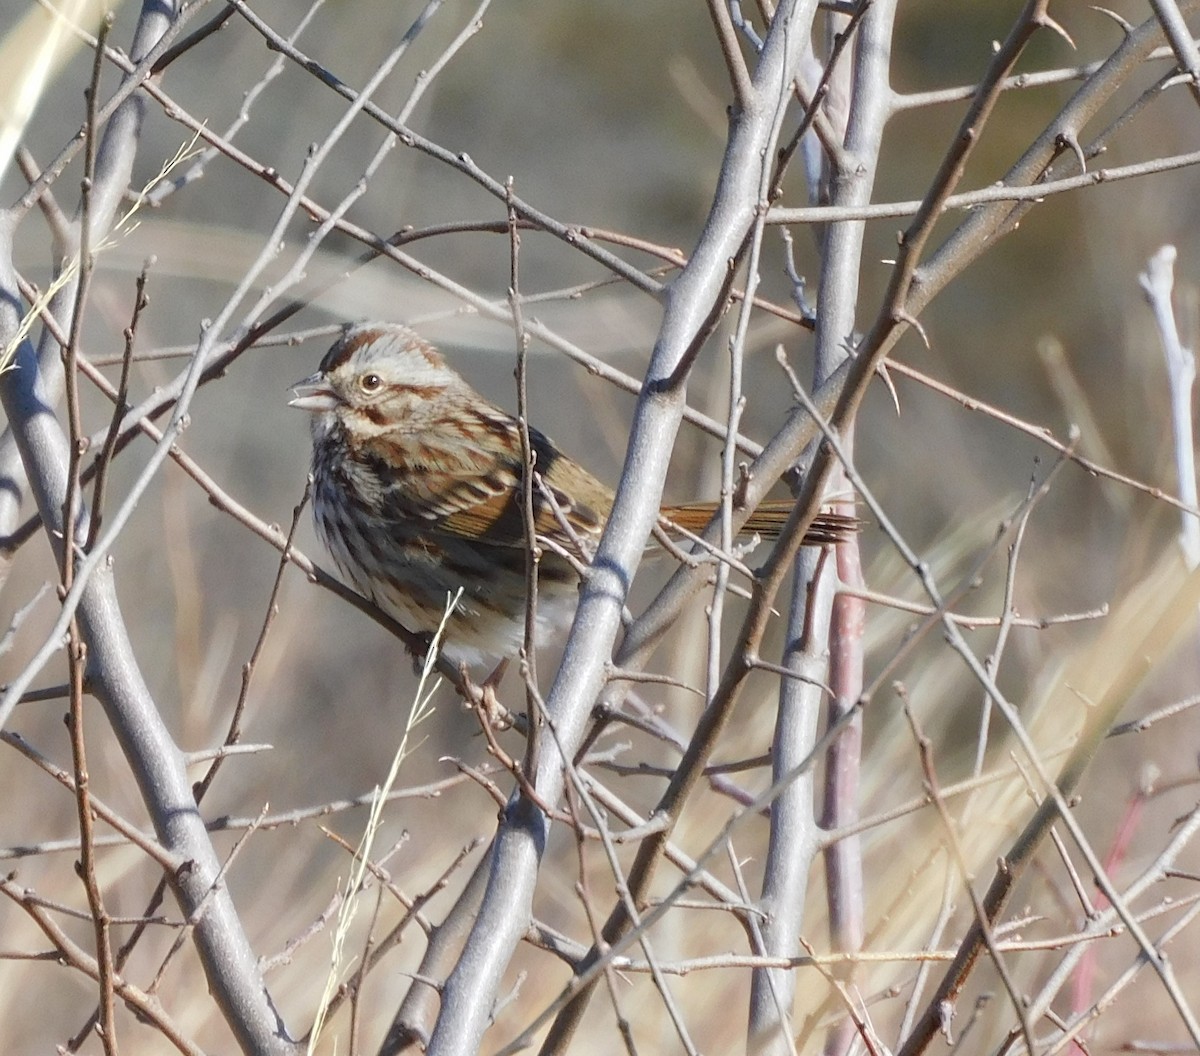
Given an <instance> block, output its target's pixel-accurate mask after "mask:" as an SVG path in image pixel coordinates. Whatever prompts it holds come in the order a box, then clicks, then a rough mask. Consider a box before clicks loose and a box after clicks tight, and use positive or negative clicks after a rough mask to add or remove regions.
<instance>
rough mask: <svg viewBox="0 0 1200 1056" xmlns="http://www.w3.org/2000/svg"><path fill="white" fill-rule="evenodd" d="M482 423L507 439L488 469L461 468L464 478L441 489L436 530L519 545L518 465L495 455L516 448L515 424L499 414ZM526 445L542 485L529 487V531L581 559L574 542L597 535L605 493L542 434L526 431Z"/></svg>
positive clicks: (522, 533)
mask: <svg viewBox="0 0 1200 1056" xmlns="http://www.w3.org/2000/svg"><path fill="white" fill-rule="evenodd" d="M486 424H487V427H488V428H489V429H490V430H491V431H492V432H497V433H498V432H501V431H505V432H507V433H508V434H510V435H508V436H507V437H504V438H498V440H499V441H500V442H498V443H497V444H496V445H494V446H495V448H496V449H497V451H496V453H494V454H493V455H492V458H491V465H490V466H488V467H486V468H485V467H481V466H478V465H475V466H472V467H469V468H467V469H466V475H465V476H464V477H462V478H460V479H456V480H455V481H454V483H453V485H452V486H451V487H450V488H447V489H446V491H445V492H444V493H443V495H442V500H443V508H445V507H450V508H449V509H448V510H447V511H446V512H444V513H443V515H442V516H441V518H440V520H439V523H438V529H439V530H440V531H443V532H448V533H450V534H452V535H458V536H461V537H463V538H469V539H480V538H483V539H486V540H487V542H488V543H489V544H490V545H493V546H503V547H524V546H525V522H524V518H523V517H522V515H521V491H520V489H521V466H520V463H519V462H516V461H515V460H513V459H512V458H511V457H508V456H506V455H504V454H500V453H499V452H502V451H518V450H520V438H519V436H517V425H516V422H515V421H513V420H512V419H511V418H509V417H508V416H507V415H503V414H502V412H501V413H498V414H496V415H492V416H489V418H488V419H487V423H486ZM530 441H531V443H532V446H533V451H534V467H535V468H534V471H535V473H536V474H537V476H539V477H540V478H541V481H542V485H541V486H540V487H539V486H537V485H536V484H535V487H534V492H533V508H534V526H535V530H536V531H537V534H538V536H539V537H541V538H543V539H548V540H550V541H552V542H554V543H556V544H558V545H559V546H562V547H563V548H564V549H566V550H569V551H572V552H575V553H578V554H579V556H584V555H583V554H582V553H580V549H581V548H580V546H579V542H585V543H586V542H588V541H591V540H594V539H595V538H596V537H597V536H598V535H599V534H600V530H601V528H603V527H604V518H605V516H607V513H608V505H609V499H608V495H607V493H606V492H605V491H604V488H603V486H602V485H601V484H600V483H599V482H598V481H597V480H595V478H593V477H592V476H591V474H589V473H588V472H587V470H585V469H583V468H582V467H581V466H579V465H577V464H576V463H574V462H572V461H571V460H570V459H569V458H567V457H566V456H565V455H563V454H562V452H560V451H559V450H558V448H556V447H555V446H554V444H553V443H552V442H551V441H550V440H549V439H548V438H547V437H546V436H544V435H543V434H542V433H540V432H538V431H537V430H535V429H531V430H530ZM572 496H574V497H575V498H574V499H572V498H571V497H572ZM589 499H590V500H591V505H589V504H588V501H587V500H589ZM596 507H600V508H596ZM564 525H565V527H564Z"/></svg>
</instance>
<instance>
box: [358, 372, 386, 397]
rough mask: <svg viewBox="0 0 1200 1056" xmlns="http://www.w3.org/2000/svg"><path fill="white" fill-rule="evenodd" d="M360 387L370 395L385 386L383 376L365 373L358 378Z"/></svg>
mask: <svg viewBox="0 0 1200 1056" xmlns="http://www.w3.org/2000/svg"><path fill="white" fill-rule="evenodd" d="M358 387H359V388H360V389H362V391H363V392H365V393H366V394H367V395H368V396H370V395H372V394H373V393H376V392H378V391H379V390H380V389H382V388H383V378H381V377H380V376H379V375H378V374H375V373H371V374H364V375H363V376H362V377H361V378H359V379H358Z"/></svg>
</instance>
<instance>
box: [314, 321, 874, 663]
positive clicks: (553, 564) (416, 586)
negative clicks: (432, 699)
mask: <svg viewBox="0 0 1200 1056" xmlns="http://www.w3.org/2000/svg"><path fill="white" fill-rule="evenodd" d="M293 389H294V397H293V399H292V400H291V401H290V406H292V407H295V408H298V409H300V410H303V411H307V412H309V414H310V415H311V433H312V508H313V519H314V522H315V526H316V530H317V534H318V536H319V537H320V539H321V541H322V543H323V544H324V545H325V547H326V549H327V550H328V551H329V553H330V555H331V556H332V557H333V560H334V562H335V563H336V565H337V566H338V568H339V569H340V570H341V572H342V575H343V576H344V578H345V579H346V580H348V581H349V583H350V584H351V585H352V586H353V587H354V588H355V589H356V590H357V591H358V592H359V593H360V594H363V595H364V596H366V597H368V598H370V599H371V600H372V601H373V602H374V603H375V604H376V605H377V606H378V607H379V608H380V609H382V610H383V611H384V612H385V613H387V614H388V615H389V616H391V617H392V618H393V619H395V620H397V621H398V622H399V623H400V624H401V625H403V626H404V627H405V628H406V629H408V630H410V631H412V632H414V633H416V634H420V635H430V634H432V633H433V632H434V631H436V630H437V628H438V627H439V625H441V623H442V621H443V618H444V616H445V613H446V608H447V602H448V598H449V597H451V596H453V595H454V594H455V593H456V592H457V591H458V590H459V588H461V589H462V595H461V598H460V600H459V601H458V603H457V605H456V607H455V608H454V610H453V612H452V613H451V614H450V616H449V618H448V619H447V621H446V625H445V632H444V639H443V642H442V651H443V653H444V654H445V655H446V657H447V658H448V659H450V660H451V661H452V662H453V663H457V664H458V665H462V666H465V667H466V668H475V667H478V666H479V665H482V664H485V663H495V662H496V661H500V662H501V663H503V662H505V661H507V660H508V659H510V658H512V657H514V656H516V655H517V654H518V652H519V650H520V649H521V648H522V646H523V645H524V639H525V611H526V583H527V579H526V553H527V550H528V544H527V539H526V530H525V518H524V515H523V513H522V501H523V495H524V491H523V487H524V485H523V479H524V472H525V469H524V467H525V464H526V463H525V459H524V458H523V456H522V441H521V428H520V425H519V423H518V421H517V419H516V418H515V417H514V416H513V415H511V414H509V413H508V412H507V411H505V410H503V409H501V408H500V407H498V406H497V405H496V404H494V403H492V402H491V401H490V400H488V399H487V398H486V397H484V396H483V395H481V394H480V393H479V392H477V391H476V390H475V389H474V388H472V387H471V385H470V384H469V383H468V382H467V381H466V380H465V379H464V378H463V377H462V376H461V375H460V374H459V373H458V372H457V371H455V370H454V369H453V368H452V367H451V366H450V365H449V364H448V363H447V362H446V360H445V358H444V357H443V356H442V354H441V353H440V352H439V351H438V350H437V349H436V348H435V347H434V346H433V345H432V344H431V343H430V342H428V341H426V340H425V339H424V338H423V337H421V336H420V335H419V334H418V333H417V332H416V331H414V330H411V329H410V328H408V327H407V326H404V325H401V324H398V323H365V324H358V325H353V326H347V327H346V328H344V330H343V333H342V335H341V337H340V338H339V339H338V340H337V341H336V342H335V343H334V344H333V346H332V347H331V348H330V349H329V351H328V352H327V353H326V354H325V356H324V358H323V359H322V360H321V364H320V367H319V368H318V370H317V371H316V373H314V374H312V375H310V376H309V377H307V378H304V379H303V380H302V381H299V382H297V383H296V384H295V385H294V386H293ZM528 436H529V442H530V446H531V449H532V452H533V466H534V473H535V477H534V484H535V486H534V487H533V489H532V499H533V509H534V524H535V531H536V535H537V539H538V543H539V549H540V550H541V556H540V560H539V564H538V593H537V606H536V613H537V630H536V635H537V640H538V641H539V642H540V641H544V640H546V639H548V638H552V637H553V636H555V635H557V634H559V633H561V631H562V630H564V629H565V628H566V627H567V626H569V625H570V622H571V619H572V617H573V615H574V611H575V607H576V603H577V601H578V588H579V582H580V570H581V569H583V568H585V567H586V565H587V562H588V559H589V557H590V553H591V549H592V548H593V547H594V544H595V543H596V542H597V540H598V539H599V536H600V533H601V531H602V530H603V528H604V524H605V520H606V518H607V517H608V514H609V512H610V510H611V508H612V501H613V494H612V492H611V491H610V490H609V489H608V488H607V487H606V486H605V485H604V484H602V483H601V482H600V481H599V480H597V479H596V478H595V477H594V476H592V474H591V473H589V472H588V471H587V470H586V469H584V468H583V467H582V466H581V465H580V464H579V463H578V462H576V461H574V460H573V459H572V458H571V457H569V456H568V455H566V454H564V453H563V451H562V450H561V449H560V448H559V447H558V446H557V445H555V444H554V442H553V441H551V440H550V439H549V438H548V437H547V436H546V435H545V434H543V433H541V432H540V431H538V430H537V429H534V428H532V427H530V428H529V430H528ZM716 508H717V507H716V504H715V503H711V502H696V503H688V504H685V505H681V506H667V507H664V508H663V510H662V516H663V518H664V519H665V522H666V523H667V524H669V525H673V526H677V527H678V528H680V529H682V530H684V531H693V532H695V531H700V530H701V529H703V527H704V526H705V525H706V524H707V523H708V522H709V521H710V519H711V518H712V516H713V513H714V511H715V510H716ZM791 509H792V503H791V502H788V501H780V502H764V503H762V504H761V505H760V506H759V507H758V509H757V510H755V511H754V513H753V514H751V517H750V519H749V521H748V522H747V524H746V526H745V528H744V529H743V531H745V532H747V533H750V532H758V533H760V534H762V535H764V536H771V535H778V534H779V531H780V528H781V527H782V525H783V523H784V521H785V520H786V518H787V516H788V514H789V513H790V512H791ZM857 526H858V522H857V520H856V519H855V518H853V517H850V516H845V515H841V514H834V513H823V514H820V515H818V516H817V518H815V519H814V521H813V524H812V526H811V527H810V528H809V529H808V532H807V534H806V536H805V543H806V544H810V545H825V544H832V543H836V542H838V541H840V540H842V539H844V538H847V537H848V536H849V535H851V534H853V532H855V531H856V530H857Z"/></svg>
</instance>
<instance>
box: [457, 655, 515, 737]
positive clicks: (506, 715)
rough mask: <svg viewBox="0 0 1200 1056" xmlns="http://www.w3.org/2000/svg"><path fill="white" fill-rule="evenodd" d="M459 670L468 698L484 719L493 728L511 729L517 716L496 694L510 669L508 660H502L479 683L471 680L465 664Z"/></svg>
mask: <svg viewBox="0 0 1200 1056" xmlns="http://www.w3.org/2000/svg"><path fill="white" fill-rule="evenodd" d="M459 670H460V671H461V673H462V680H463V688H464V689H465V690H466V693H467V698H468V699H469V700H470V702H471V704H472V705H473V706H474V707H475V709H476V710H477V711H478V712H479V714H480V717H481V718H482V719H483V721H484V722H486V723H487V724H488V725H489V726H490V727H491V728H492V729H493V730H507V729H509V727H511V726H512V725H513V723H514V722H515V721H516V717H515V716H514V715H513V713H512V712H511V711H509V710H508V708H506V707H505V706H504V705H503V704H501V703H500V698H499V697H497V696H496V687H497V686H498V685H499V684H500V680H501V679H502V678H503V677H504V672H505V671H506V670H508V661H507V660H501V661H500V663H498V664H497V665H496V667H495V669H494V670H493V671H492V673H491V674H490V675H488V676H487V678H485V679H484V680H483V681H482V682H481V683H479V685H476V684H475V683H474V682H472V681H471V676H470V674H469V673H468V672H467V667H466V665H465V664H464V665H462V667H460V669H459Z"/></svg>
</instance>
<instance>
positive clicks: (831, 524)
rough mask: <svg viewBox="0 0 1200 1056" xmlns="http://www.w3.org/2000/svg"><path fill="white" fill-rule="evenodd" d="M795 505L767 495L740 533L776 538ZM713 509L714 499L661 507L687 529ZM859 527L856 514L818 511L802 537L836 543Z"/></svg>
mask: <svg viewBox="0 0 1200 1056" xmlns="http://www.w3.org/2000/svg"><path fill="white" fill-rule="evenodd" d="M794 508H795V503H793V502H791V501H790V500H788V499H769V500H768V501H766V502H764V503H761V504H760V505H759V507H758V509H756V510H755V511H754V512H753V513H752V514H751V515H750V517H749V519H748V520H747V521H746V524H745V526H744V527H743V528H742V533H743V534H744V535H753V534H758V535H761V536H764V537H765V538H767V539H775V538H777V537H778V536H779V533H780V532H781V531H783V526H784V524H786V523H787V519H788V517H790V516H791V514H792V510H793V509H794ZM716 510H717V504H716V503H714V502H689V503H686V504H684V505H682V506H668V507H666V508H664V509H663V516H664V517H666V518H667V520H669V521H671V522H672V523H673V524H677V525H679V527H680V528H683V529H684V530H686V531H689V532H700V531H703V530H704V528H705V527H706V526H707V525H708V522H709V521H711V520H712V518H713V515H714V514H715V513H716ZM861 527H862V523H861V522H860V521H859V520H858V518H857V517H849V516H846V515H845V514H840V513H818V514H817V515H816V517H814V518H813V522H812V524H810V525H809V526H808V531H807V532H805V533H804V541H805V543H806V544H808V545H809V546H821V545H823V544H825V543H837V542H841V541H842V540H843V539H846V538H848V537H849V536H851V535H853V534H854V533H855V532H857V531H858V530H859V528H861Z"/></svg>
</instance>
